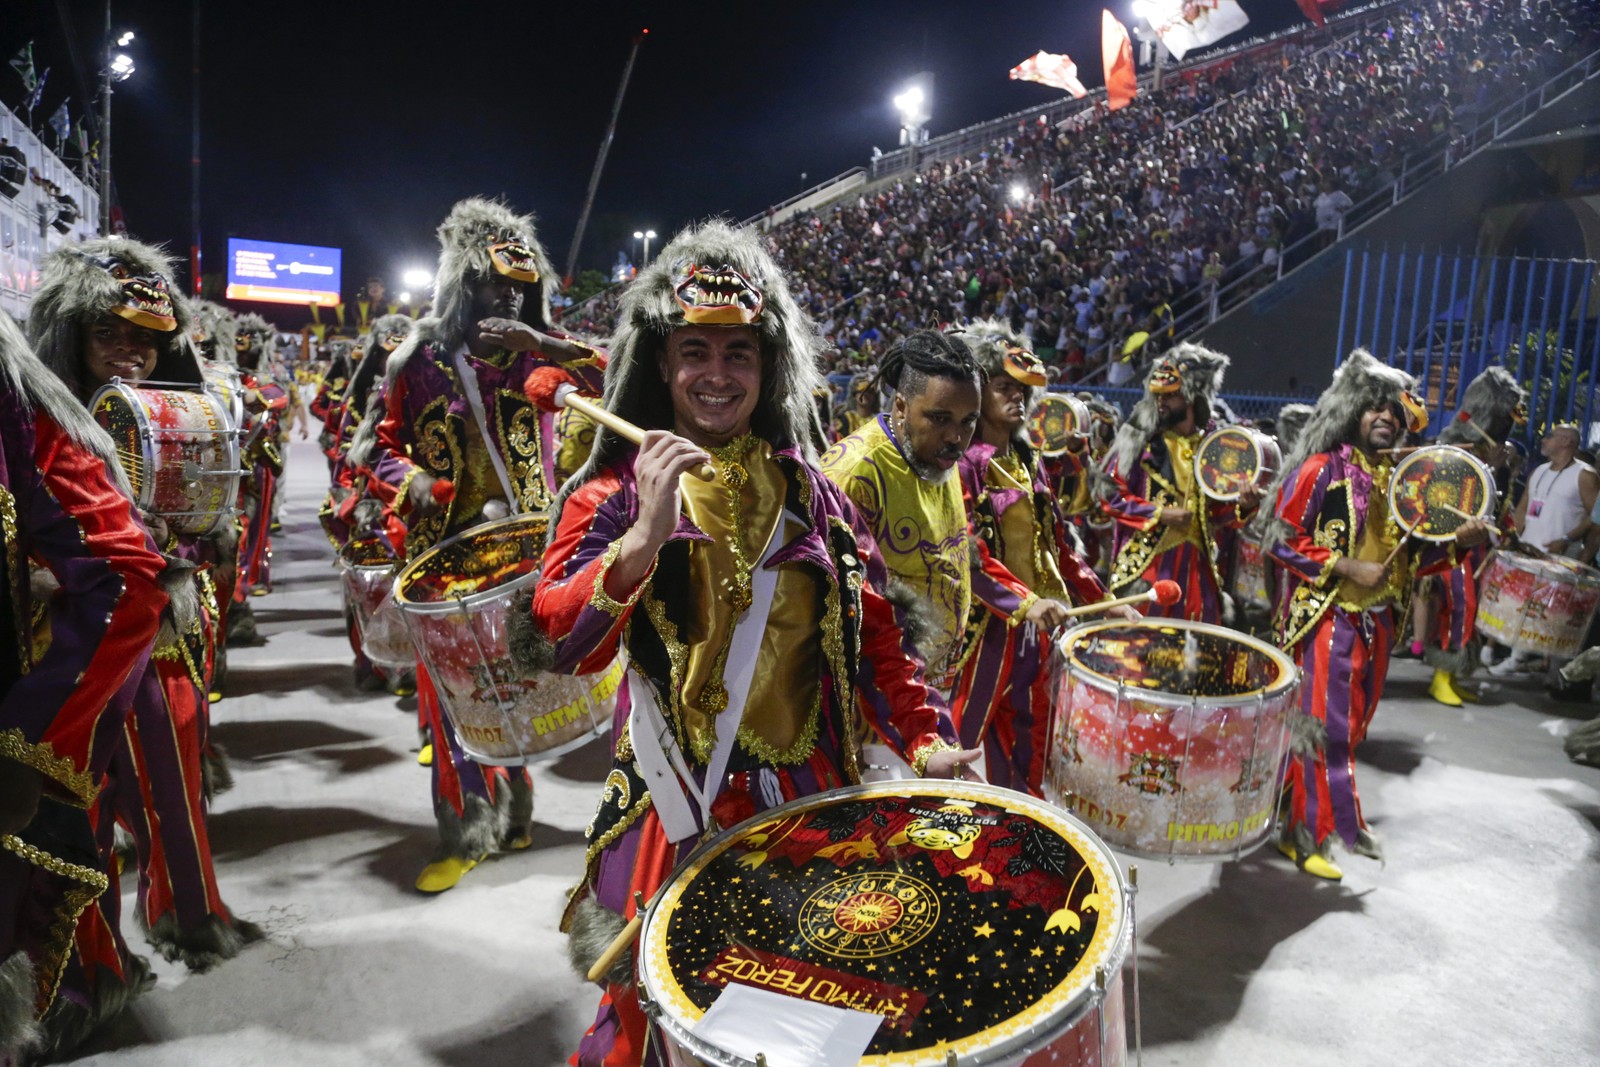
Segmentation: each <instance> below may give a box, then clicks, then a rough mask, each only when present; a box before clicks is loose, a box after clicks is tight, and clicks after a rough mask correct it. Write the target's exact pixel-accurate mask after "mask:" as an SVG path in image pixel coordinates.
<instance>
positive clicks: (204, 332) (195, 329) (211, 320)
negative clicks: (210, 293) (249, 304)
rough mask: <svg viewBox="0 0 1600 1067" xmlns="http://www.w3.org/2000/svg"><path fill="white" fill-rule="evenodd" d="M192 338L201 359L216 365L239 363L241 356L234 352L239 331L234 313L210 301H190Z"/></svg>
mask: <svg viewBox="0 0 1600 1067" xmlns="http://www.w3.org/2000/svg"><path fill="white" fill-rule="evenodd" d="M189 319H190V322H191V328H190V331H189V333H190V336H192V337H193V338H194V343H195V347H196V348H197V349H199V352H200V358H202V359H209V360H211V361H212V362H214V363H237V362H239V354H238V353H237V352H235V351H234V350H233V339H234V334H235V333H236V332H237V331H238V324H237V323H236V322H235V320H234V317H233V312H231V311H229V310H228V309H227V308H225V307H223V306H222V305H221V304H214V303H212V302H211V301H209V300H196V299H192V298H191V299H190V300H189Z"/></svg>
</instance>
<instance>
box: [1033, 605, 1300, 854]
mask: <svg viewBox="0 0 1600 1067" xmlns="http://www.w3.org/2000/svg"><path fill="white" fill-rule="evenodd" d="M1052 670H1053V671H1054V676H1053V677H1054V681H1053V685H1052V691H1053V700H1052V706H1053V709H1054V710H1053V714H1054V716H1055V725H1054V728H1053V730H1052V738H1051V747H1050V752H1049V769H1048V771H1047V772H1046V774H1045V780H1044V794H1045V798H1046V799H1047V800H1050V801H1051V802H1053V803H1057V804H1060V805H1061V806H1062V807H1064V808H1066V809H1067V810H1068V811H1071V812H1073V813H1074V814H1076V815H1078V816H1080V817H1082V818H1083V819H1085V820H1087V821H1088V822H1089V824H1090V825H1092V826H1093V827H1095V829H1096V830H1097V831H1099V833H1100V835H1101V836H1102V837H1104V838H1105V839H1106V840H1107V841H1108V842H1110V843H1111V844H1112V845H1113V846H1114V847H1116V848H1119V849H1121V850H1123V851H1125V852H1131V853H1134V854H1136V855H1149V856H1160V857H1170V858H1177V857H1197V858H1204V859H1222V858H1227V857H1228V856H1230V855H1231V856H1234V857H1237V856H1239V855H1240V854H1242V853H1243V852H1244V851H1245V850H1247V849H1250V848H1254V847H1255V846H1256V845H1259V844H1261V843H1262V842H1263V841H1265V840H1266V839H1267V836H1268V835H1269V834H1270V833H1271V831H1272V819H1273V812H1274V802H1275V801H1276V799H1277V795H1278V782H1279V779H1280V777H1281V775H1282V773H1283V766H1284V757H1285V755H1286V754H1287V752H1288V748H1289V716H1290V714H1291V713H1292V712H1293V709H1294V696H1295V692H1296V689H1297V686H1296V683H1297V680H1298V676H1299V672H1298V670H1297V669H1296V668H1295V665H1294V661H1293V660H1291V659H1290V658H1289V657H1288V656H1286V655H1284V654H1283V653H1282V652H1280V651H1279V650H1278V649H1276V648H1274V647H1272V646H1271V645H1269V644H1267V643H1266V642H1264V641H1258V640H1256V639H1255V638H1253V637H1248V636H1246V635H1244V634H1241V633H1237V632H1235V631H1233V630H1228V629H1224V628H1223V627H1221V626H1211V625H1209V624H1207V623H1203V622H1187V621H1184V620H1180V619H1159V620H1157V619H1150V620H1146V621H1141V622H1122V621H1106V622H1098V623H1091V624H1089V625H1087V626H1080V627H1078V628H1077V629H1074V630H1069V631H1068V632H1067V633H1066V634H1065V635H1063V636H1062V637H1061V639H1060V640H1059V642H1057V644H1056V646H1055V648H1054V650H1053V652H1052Z"/></svg>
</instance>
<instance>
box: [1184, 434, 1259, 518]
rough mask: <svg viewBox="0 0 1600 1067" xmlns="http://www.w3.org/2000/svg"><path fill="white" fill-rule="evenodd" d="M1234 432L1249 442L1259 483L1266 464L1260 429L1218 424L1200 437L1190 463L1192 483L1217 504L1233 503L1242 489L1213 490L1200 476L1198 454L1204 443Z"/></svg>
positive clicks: (1204, 446) (1206, 443) (1203, 448)
mask: <svg viewBox="0 0 1600 1067" xmlns="http://www.w3.org/2000/svg"><path fill="white" fill-rule="evenodd" d="M1236 433H1237V434H1240V435H1242V436H1243V437H1244V438H1245V439H1246V440H1247V441H1249V442H1250V450H1251V451H1252V452H1254V453H1255V457H1256V478H1255V480H1256V482H1257V483H1258V484H1259V482H1260V481H1261V470H1262V468H1263V467H1265V466H1266V454H1265V453H1264V452H1262V450H1261V440H1262V438H1263V437H1265V436H1266V435H1265V434H1263V433H1262V432H1261V431H1260V430H1253V429H1251V428H1250V427H1248V426H1239V425H1237V424H1229V425H1227V426H1218V427H1217V428H1216V429H1215V430H1212V431H1211V432H1210V433H1208V434H1206V435H1205V436H1204V437H1202V438H1201V439H1200V443H1199V444H1198V445H1195V447H1194V459H1193V461H1192V463H1191V466H1193V468H1194V483H1195V484H1196V485H1198V486H1199V487H1200V492H1201V494H1202V495H1204V496H1205V497H1206V498H1207V499H1209V500H1215V501H1216V502H1217V503H1219V504H1232V503H1234V502H1235V501H1237V500H1238V499H1239V496H1240V494H1241V493H1243V492H1244V491H1243V490H1242V489H1241V490H1240V491H1239V492H1237V493H1218V492H1216V491H1215V490H1213V489H1212V488H1211V487H1210V486H1209V485H1207V484H1206V481H1205V479H1204V478H1202V477H1200V455H1201V453H1203V452H1204V451H1205V448H1206V445H1208V444H1210V443H1211V442H1212V441H1214V440H1217V439H1220V438H1222V437H1228V436H1232V435H1233V434H1236Z"/></svg>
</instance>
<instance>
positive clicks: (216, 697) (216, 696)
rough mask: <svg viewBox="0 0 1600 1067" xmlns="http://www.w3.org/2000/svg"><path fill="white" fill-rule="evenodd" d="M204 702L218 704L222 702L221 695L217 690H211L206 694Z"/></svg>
mask: <svg viewBox="0 0 1600 1067" xmlns="http://www.w3.org/2000/svg"><path fill="white" fill-rule="evenodd" d="M206 700H208V701H209V702H211V703H213V704H216V703H219V702H220V701H221V700H222V693H221V692H220V691H219V690H212V691H211V692H209V693H207V694H206Z"/></svg>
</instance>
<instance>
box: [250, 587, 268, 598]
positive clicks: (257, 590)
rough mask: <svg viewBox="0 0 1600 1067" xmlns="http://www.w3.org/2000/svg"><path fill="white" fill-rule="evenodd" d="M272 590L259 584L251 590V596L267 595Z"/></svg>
mask: <svg viewBox="0 0 1600 1067" xmlns="http://www.w3.org/2000/svg"><path fill="white" fill-rule="evenodd" d="M270 592H272V590H270V589H267V588H266V587H264V586H259V585H258V586H256V587H255V588H254V589H252V590H250V595H251V596H266V595H267V594H268V593H270Z"/></svg>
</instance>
